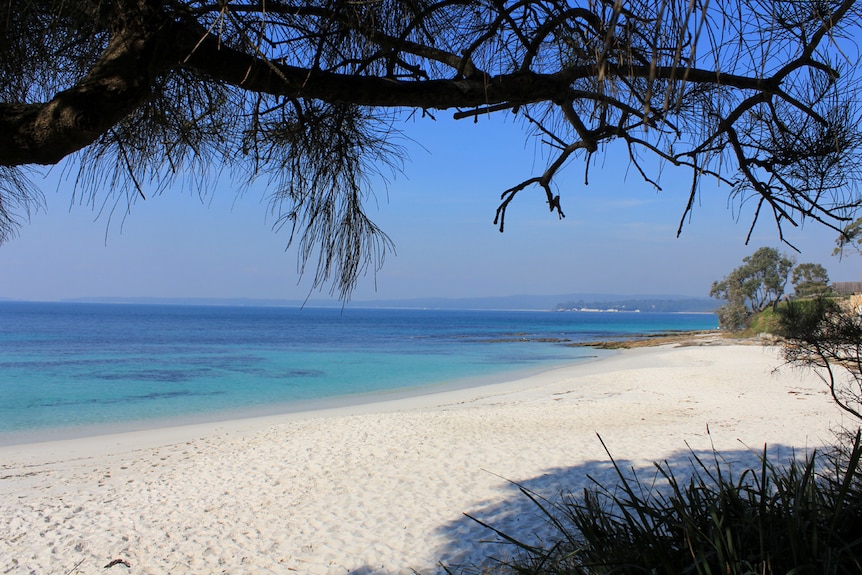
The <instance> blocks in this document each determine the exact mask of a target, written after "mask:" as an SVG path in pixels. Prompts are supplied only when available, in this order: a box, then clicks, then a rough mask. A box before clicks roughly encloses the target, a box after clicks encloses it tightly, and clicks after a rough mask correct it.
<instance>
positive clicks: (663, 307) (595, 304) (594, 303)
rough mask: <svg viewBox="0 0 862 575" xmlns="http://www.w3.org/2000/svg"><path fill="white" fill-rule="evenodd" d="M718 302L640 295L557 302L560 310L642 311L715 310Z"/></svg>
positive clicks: (706, 299) (704, 299) (707, 299)
mask: <svg viewBox="0 0 862 575" xmlns="http://www.w3.org/2000/svg"><path fill="white" fill-rule="evenodd" d="M718 307H719V306H718V303H717V302H716V301H715V300H714V299H709V298H677V299H675V298H664V297H640V298H629V299H621V300H619V299H607V298H604V299H584V298H580V299H577V300H567V301H565V302H561V303H559V304H557V307H556V309H558V310H582V309H600V310H608V309H612V310H616V311H635V310H637V311H641V312H650V311H651V312H665V313H679V312H704V313H705V312H710V313H711V312H714V311H715V310H716V309H717V308H718Z"/></svg>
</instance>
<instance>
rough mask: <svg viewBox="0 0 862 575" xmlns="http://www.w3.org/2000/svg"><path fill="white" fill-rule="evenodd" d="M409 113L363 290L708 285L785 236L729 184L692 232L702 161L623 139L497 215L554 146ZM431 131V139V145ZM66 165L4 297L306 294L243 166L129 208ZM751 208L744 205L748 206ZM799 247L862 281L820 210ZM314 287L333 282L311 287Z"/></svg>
mask: <svg viewBox="0 0 862 575" xmlns="http://www.w3.org/2000/svg"><path fill="white" fill-rule="evenodd" d="M449 118H451V114H450V113H447V112H440V113H438V114H437V120H436V121H431V120H428V119H425V120H416V121H415V122H412V123H410V124H408V125H406V126H404V127H403V130H404V133H405V135H406V136H407V137H409V138H411V139H412V140H415V142H418V143H414V142H412V141H410V140H405V141H403V142H402V143H403V144H404V145H405V147H406V148H407V150H408V153H409V160H408V161H407V162H406V164H405V168H404V173H403V174H397V175H396V176H395V177H394V179H391V180H390V182H389V183H388V185H386V186H384V185H383V184H382V183H381V184H379V185H375V188H376V193H375V195H376V202H374V201H372V202H371V203H370V204H369V212H370V214H371V216H372V218H373V219H374V220H375V222H377V223H378V225H380V226H381V227H382V228H383V229H384V230H385V231H386V232H387V233H388V234H389V235H390V236H391V238H392V240H393V241H394V242H395V245H396V250H397V254H395V255H393V254H390V255H389V256H388V257H387V259H386V262H385V265H384V267H383V269H382V270H381V271H380V272H378V273H377V274H376V277H375V276H373V275H369V276H367V277H365V278H363V279H362V280H361V282H360V284H359V286H358V287H357V289H356V291H355V293H354V296H353V299H354V300H369V299H389V298H409V297H472V296H502V295H518V294H536V295H544V294H547V295H550V294H569V293H585V292H601V293H612V294H680V295H692V296H706V295H707V294H708V291H709V287H710V285H711V283H712V281H713V280H716V279H720V278H721V277H723V276H724V275H726V274H727V273H728V272H729V271H730V270H731V269H733V268H734V267H736V266H737V265H739V264H740V263H741V260H742V258H743V257H745V256H746V255H748V254H750V253H752V252H754V251H755V250H756V249H757V248H759V247H762V246H773V247H778V248H779V249H781V250H783V251H786V252H787V253H788V254H792V251H791V250H790V249H789V248H787V247H783V246H782V245H781V244H780V242H779V238H778V234H777V232H776V229H775V225H774V223H773V222H772V220H770V219H769V218H768V217H764V218H763V219H762V221H761V222H760V223H759V224H758V226H757V227H756V230H755V233H754V235H753V237H752V240H751V242H750V243H749V245H745V237H746V234H747V232H748V226H749V223H750V218H751V209H752V208H751V207H749V206H743V208H742V212H741V213H739V211H738V206H731V205H729V204H728V198H727V192H728V190H727V188H719V187H716V186H714V185H713V184H707V185H706V186H704V187H703V188H702V191H701V197H700V202H699V205H698V206H697V207H696V208H695V210H694V213H693V215H692V216H691V221H690V222H689V223H688V224H687V225H686V226H685V228H684V230H683V234H682V236H681V237H680V238H676V229H677V225H678V222H679V218H680V216H681V214H682V212H683V209H684V206H685V202H686V200H687V195H688V182H689V177H690V176H689V173H688V172H686V171H676V170H673V169H672V168H666V169H665V172H664V173H663V174H662V177H661V181H660V183H661V185H662V187H663V188H664V189H663V191H661V192H657V191H656V190H655V189H654V188H653V187H651V186H650V185H648V184H646V183H644V182H643V181H642V180H641V179H640V177H639V176H638V174H637V173H636V172H635V170H634V169H633V168H631V167H630V166H628V162H627V160H626V158H625V156H624V155H623V154H621V151H622V150H621V148H619V147H614V148H612V149H610V150H609V152H608V153H607V154H606V155H605V156H604V157H599V158H597V161H596V164H595V165H594V166H592V167H591V169H590V183H589V186H584V185H583V179H584V169H583V163H582V162H575V163H573V164H572V165H570V166H569V167H568V168H567V169H566V171H565V172H564V173H563V174H562V177H561V178H560V179H559V180H558V182H557V185H558V188H559V193H560V195H561V196H562V202H563V203H562V205H563V209H564V211H565V213H566V216H567V217H566V218H565V219H564V220H558V218H557V216H556V215H552V214H550V213H549V212H548V210H547V206H546V204H545V203H544V200H543V196H542V193H541V192H540V191H539V190H538V189H531V190H528V191H525V192H522V194H521V195H520V196H519V197H518V198H517V199H516V200H515V202H514V203H513V204H512V206H511V208H510V211H509V214H508V216H507V226H506V232H505V233H504V234H500V233H499V232H498V231H497V229H496V227H495V226H494V225H493V218H494V211H495V208H496V206H497V203H498V201H499V196H500V193H501V192H502V191H503V190H505V189H506V188H508V187H510V186H512V185H514V184H516V183H518V182H520V181H521V180H523V179H526V178H527V177H530V176H532V175H536V174H538V173H539V172H540V170H541V169H542V167H543V166H544V165H545V159H544V157H543V156H542V153H541V150H540V149H538V148H537V147H536V144H535V142H534V141H533V140H529V139H528V138H527V137H526V136H525V134H524V132H523V131H522V129H521V128H520V126H517V125H514V124H512V123H511V121H510V120H507V119H506V117H505V116H501V117H499V118H494V119H480V121H479V122H478V123H476V124H474V123H473V121H472V120H462V121H460V122H455V121H453V120H450V119H449ZM420 144H421V145H420ZM59 172H60V170H59V169H58V168H55V169H54V170H52V171H51V172H50V173H49V174H48V176H47V177H46V179H45V180H38V179H37V180H36V181H37V183H38V184H40V186H41V187H42V189H43V191H44V192H45V195H46V198H47V210H45V211H42V212H39V213H36V214H34V215H33V216H32V218H31V221H30V223H29V224H25V225H24V226H23V227H22V229H21V230H20V233H19V235H18V237H17V238H15V239H13V240H12V241H10V242H8V243H7V244H6V245H3V246H0V268H2V269H3V273H2V276H0V298H13V299H29V300H46V301H49V300H60V299H66V298H77V297H216V298H221V297H228V298H233V297H242V298H279V299H281V298H284V299H294V298H304V297H305V296H306V295H308V293H309V289H310V286H309V283H310V282H309V281H308V280H309V279H310V278H306V279H304V280H303V279H300V278H299V276H298V274H297V258H296V252H295V250H293V249H289V250H287V251H285V244H286V243H287V240H288V237H287V234H286V233H283V232H281V233H276V232H275V231H273V229H272V224H273V220H272V218H271V216H269V213H268V206H267V202H266V195H267V192H266V189H265V187H264V186H263V185H261V186H257V187H255V188H253V189H252V190H250V191H248V192H247V193H246V194H245V195H244V196H243V197H241V198H237V197H236V194H235V192H234V191H233V189H232V187H231V183H230V182H229V181H223V182H221V183H220V184H219V185H218V186H217V187H216V188H215V189H213V190H211V191H210V194H209V196H208V197H207V198H206V199H205V200H204V201H201V199H200V198H198V197H197V196H195V195H193V194H191V193H190V192H188V191H187V190H169V191H168V192H166V193H165V194H163V195H161V196H158V197H153V198H149V199H147V200H146V201H139V202H136V204H135V205H134V206H133V208H132V210H131V213H130V215H129V216H128V217H126V218H125V219H123V218H120V217H117V216H115V217H114V218H113V219H112V220H110V221H109V220H108V219H107V218H106V217H104V216H102V217H99V218H97V214H96V212H94V211H93V210H92V208H90V207H88V206H82V205H78V204H73V203H72V193H71V189H72V183H71V181H60V182H59V185H58V180H59V177H58V176H59ZM737 220H738V221H737ZM785 232H786V236H787V238H788V239H789V240H790V241H791V242H792V243H793V244H794V245H796V246H797V247H799V248H800V249H801V250H802V253H801V254H793V257H795V259H796V261H798V262H800V263H801V262H816V263H821V264H823V265H824V266H825V267H826V268H827V270H828V271H829V274H830V277H831V279H833V280H836V281H858V280H859V279H860V269H862V258H860V256H852V255H850V256H845V258H843V260H839V259H838V258H837V257H834V256H832V255H831V251H832V248H833V247H834V239H835V235H836V234H835V233H834V232H833V231H831V230H828V229H825V228H824V227H822V226H819V225H816V224H814V223H813V222H812V223H809V224H806V225H805V227H804V228H801V229H790V228H787V229H786V230H785ZM313 297H315V298H319V297H329V296H328V293H327V292H326V291H324V292H323V294H317V293H315V294H313Z"/></svg>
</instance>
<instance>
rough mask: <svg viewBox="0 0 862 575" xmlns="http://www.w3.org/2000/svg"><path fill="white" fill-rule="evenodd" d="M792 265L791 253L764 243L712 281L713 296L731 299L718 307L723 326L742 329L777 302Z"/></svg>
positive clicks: (711, 291) (719, 319)
mask: <svg viewBox="0 0 862 575" xmlns="http://www.w3.org/2000/svg"><path fill="white" fill-rule="evenodd" d="M791 268H793V262H792V261H791V260H790V259H789V258H788V257H787V256H785V255H784V254H781V253H779V251H778V250H777V249H775V248H766V247H764V248H760V249H759V250H757V251H756V252H754V253H753V254H751V255H750V256H746V257H744V258H742V265H741V266H739V267H738V268H736V269H734V270H733V271H732V272H730V273H729V274H727V276H726V277H725V278H724V279H722V280H720V281H714V282H712V288H711V289H710V291H709V295H710V297H714V298H716V299H721V300H725V301H726V302H727V303H725V304H724V305H722V306H721V307H720V308H719V309H718V312H717V313H718V323H719V326H721V327H722V328H724V329H741V328H743V327H746V326H747V325H748V323H749V321H750V320H751V318H752V317H753V316H754V315H755V314H757V313H759V312H761V311H763V310H764V309H766V308H767V307H769V306H770V305H773V306H774V305H775V304H776V303H777V302H778V301H779V300H780V299H781V296H783V295H784V287H785V286H786V285H787V278H788V276H789V275H790V270H791Z"/></svg>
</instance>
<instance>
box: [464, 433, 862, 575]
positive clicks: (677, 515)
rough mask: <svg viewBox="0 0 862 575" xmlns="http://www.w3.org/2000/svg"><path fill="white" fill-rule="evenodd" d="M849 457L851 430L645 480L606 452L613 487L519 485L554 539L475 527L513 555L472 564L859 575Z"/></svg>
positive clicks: (583, 573)
mask: <svg viewBox="0 0 862 575" xmlns="http://www.w3.org/2000/svg"><path fill="white" fill-rule="evenodd" d="M599 439H600V440H601V438H599ZM602 445H603V446H604V442H603V443H602ZM604 447H605V451H606V452H608V450H607V447H606V446H604ZM608 456H610V453H609V452H608ZM860 458H862V441H860V434H859V433H858V432H857V433H856V434H855V435H854V436H851V437H850V438H849V439H847V440H846V443H845V444H844V445H843V447H842V448H836V449H834V450H832V451H830V452H828V453H818V452H813V453H811V454H810V455H808V456H807V457H806V458H805V459H804V460H798V461H797V460H791V461H790V462H788V463H786V464H784V465H780V466H779V465H777V464H774V463H772V462H770V461H768V459H767V455H766V449H765V448H764V451H763V453H762V455H761V456H760V457H759V461H760V465H759V466H758V467H756V468H748V469H745V470H744V471H742V473H740V474H738V475H735V474H734V473H733V472H732V470H731V469H730V466H729V465H728V464H726V463H725V462H723V461H722V460H721V458H720V455H719V454H718V453H715V452H714V453H713V457H712V458H711V461H704V460H703V459H701V458H700V457H698V456H697V454H695V453H694V452H693V451H692V455H691V457H690V463H691V469H687V470H686V471H690V473H686V479H685V480H681V479H677V475H676V474H675V473H674V470H673V469H671V468H670V466H669V465H668V464H667V462H665V463H662V464H658V463H657V464H655V468H656V475H655V477H653V478H651V479H650V481H649V482H644V481H641V480H640V479H639V478H638V477H637V476H632V475H631V474H627V473H626V472H625V471H624V470H623V469H621V468H620V467H619V466H618V464H617V462H616V461H614V460H613V458H612V457H611V461H612V462H613V465H614V468H615V470H616V476H617V479H618V483H617V485H615V486H614V487H612V488H608V487H606V486H603V485H601V484H599V483H598V482H596V481H595V480H593V479H592V478H591V481H593V485H592V486H591V487H589V488H587V489H585V490H584V492H583V493H582V494H581V495H580V496H574V495H570V496H568V497H565V498H564V499H563V500H562V501H561V502H558V503H551V502H550V501H548V500H546V499H543V498H542V497H540V496H538V495H536V494H535V493H532V492H530V491H529V490H527V489H524V488H522V489H521V491H522V493H524V495H525V496H527V497H529V498H530V499H531V500H532V501H533V503H535V505H536V506H537V507H538V509H540V510H541V512H542V513H543V514H544V515H545V516H546V517H547V520H548V521H549V522H550V523H551V524H552V525H553V527H554V530H555V532H556V534H557V535H556V536H555V537H554V539H553V540H554V541H555V543H553V544H552V545H550V546H542V547H536V546H533V545H530V544H527V543H524V542H522V541H519V540H518V539H516V538H515V537H512V536H510V535H507V534H505V533H502V532H501V531H499V530H497V529H494V527H493V526H489V525H486V527H489V528H490V529H492V530H493V531H494V532H495V533H496V534H497V535H498V536H499V537H502V538H503V539H504V540H506V541H508V542H509V543H512V544H513V545H515V546H516V548H517V549H518V553H517V554H516V556H517V559H516V560H514V561H509V562H505V563H504V562H501V563H500V564H499V566H498V567H497V568H496V569H494V570H492V571H488V570H487V569H486V570H484V571H483V572H484V573H487V572H496V573H518V574H529V575H543V574H561V575H562V574H565V575H569V574H571V575H575V574H577V575H612V574H613V575H629V574H631V575H635V574H636V575H642V574H668V575H670V574H673V575H680V574H697V575H743V574H757V575H772V574H779V573H781V574H798V575H802V574H817V575H831V574H835V575H837V574H850V573H853V574H860V573H862V470H860ZM473 519H474V520H475V518H473ZM477 521H478V520H477ZM480 523H481V521H480ZM483 525H485V524H484V523H483Z"/></svg>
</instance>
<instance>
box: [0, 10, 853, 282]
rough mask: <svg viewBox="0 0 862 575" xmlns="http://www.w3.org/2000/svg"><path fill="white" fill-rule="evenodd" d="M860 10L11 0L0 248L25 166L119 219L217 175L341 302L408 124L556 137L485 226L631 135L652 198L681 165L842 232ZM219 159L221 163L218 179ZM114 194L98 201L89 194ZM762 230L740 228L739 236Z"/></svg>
mask: <svg viewBox="0 0 862 575" xmlns="http://www.w3.org/2000/svg"><path fill="white" fill-rule="evenodd" d="M860 12H862V10H860V8H859V7H857V6H856V5H855V1H854V0H841V1H837V0H776V1H772V0H769V1H767V0H733V1H729V2H711V3H710V2H703V3H702V2H699V1H698V2H689V1H687V0H663V1H660V2H653V1H652V0H618V1H611V0H581V1H579V2H570V1H569V0H523V1H521V2H506V1H504V0H469V1H468V0H444V1H436V0H435V1H431V0H369V1H363V2H346V1H343V0H305V1H300V0H268V1H266V2H261V1H257V0H251V1H242V0H185V1H183V0H109V1H105V0H98V1H97V0H78V1H75V2H68V1H65V0H14V1H13V0H7V1H6V2H5V3H4V4H3V5H2V11H0V241H2V240H5V239H8V238H9V237H10V235H11V234H13V233H14V232H15V231H16V228H17V226H18V225H19V224H20V222H21V220H22V218H26V217H27V216H28V215H29V213H30V212H31V211H32V210H35V209H39V207H40V205H41V196H40V195H39V192H38V190H36V189H34V188H33V187H32V186H31V185H30V183H29V181H28V179H27V177H26V176H27V173H26V171H25V168H26V167H27V166H29V165H50V164H55V163H57V162H60V161H61V160H62V159H64V158H66V157H68V156H70V155H71V156H72V157H73V160H74V163H73V164H72V165H73V166H74V168H73V169H76V170H77V171H78V173H77V177H76V178H75V181H76V186H77V187H76V189H75V192H74V193H75V194H81V195H82V197H84V198H86V201H88V202H91V203H93V204H94V205H98V203H99V202H102V203H105V204H107V205H108V206H109V207H110V206H111V205H112V204H113V205H116V206H117V207H118V208H119V209H123V210H125V209H127V208H128V207H130V206H131V204H133V203H134V202H135V201H136V199H137V198H143V197H148V196H152V195H155V194H158V193H160V192H162V191H164V190H166V189H168V188H169V187H171V186H173V185H175V184H180V183H183V182H184V181H190V182H191V183H192V185H195V186H198V189H200V190H202V193H203V191H204V190H206V188H207V183H208V181H207V180H208V178H210V177H213V174H215V173H218V172H220V171H222V170H224V171H225V172H226V173H227V175H229V176H232V177H234V178H237V181H238V182H239V183H240V186H239V187H240V189H242V187H243V186H244V185H247V184H249V183H251V182H253V181H255V180H257V179H259V178H263V179H264V181H267V182H270V184H271V189H273V190H274V191H273V194H272V210H273V211H274V213H275V214H276V216H277V218H278V224H277V225H278V226H284V227H286V228H288V230H289V231H290V241H293V240H294V239H297V240H298V243H299V252H300V257H301V261H302V268H303V269H305V267H306V265H307V264H309V263H311V262H313V261H314V260H315V259H316V270H315V278H314V285H315V286H316V287H321V286H322V285H324V284H326V283H329V282H332V289H333V290H335V291H337V292H338V293H339V295H341V296H342V297H347V296H348V295H349V293H350V289H351V288H352V286H353V285H354V283H355V281H356V280H357V278H358V277H359V276H360V275H361V274H363V273H364V272H365V271H367V270H368V269H369V267H375V268H376V267H377V266H379V265H380V264H381V263H382V260H383V258H384V256H385V255H386V253H387V252H388V250H389V249H390V248H391V242H390V240H389V238H388V237H387V236H386V235H385V234H384V233H383V232H382V231H381V230H380V229H379V228H378V227H377V226H375V225H374V224H373V222H371V221H370V220H369V219H368V217H367V216H366V214H365V211H364V208H363V202H364V201H365V200H366V199H367V197H368V194H369V193H370V190H368V189H367V182H368V179H369V176H370V175H372V174H374V173H375V172H378V171H382V172H384V174H386V173H387V171H388V170H389V169H397V168H398V167H399V166H400V165H401V160H402V158H401V155H400V154H401V153H402V152H401V149H400V148H399V147H398V146H397V144H396V143H395V142H396V140H395V136H396V135H397V133H398V128H399V123H398V122H399V121H401V120H403V119H405V118H422V119H427V120H429V121H432V120H433V118H434V114H436V112H435V111H436V110H455V112H454V117H455V118H456V119H467V120H475V119H476V118H477V117H479V116H481V115H486V114H503V113H508V114H512V115H514V116H515V117H516V118H517V119H519V120H520V121H521V122H522V124H523V126H524V127H525V129H526V130H527V132H528V133H529V134H531V135H533V136H536V137H537V138H539V139H540V140H541V142H542V143H543V144H544V145H545V148H546V151H547V157H546V158H545V160H544V167H543V168H541V169H540V171H539V173H537V174H535V175H532V176H528V177H526V178H525V179H524V180H523V181H521V182H520V183H514V185H513V186H512V187H510V188H509V189H507V190H504V191H503V192H502V196H501V201H500V204H499V206H498V207H497V211H496V217H495V220H494V221H495V223H496V225H497V226H498V227H499V229H500V231H502V230H503V229H504V224H505V218H506V215H507V210H508V207H509V206H510V204H511V203H512V202H513V200H514V199H515V198H516V197H517V196H518V195H520V194H521V192H523V191H525V190H528V189H534V188H537V189H538V190H539V191H540V192H541V196H542V197H543V198H544V200H545V202H547V205H548V208H549V210H550V211H551V213H555V214H557V215H558V216H559V217H560V218H562V217H563V216H564V211H563V205H564V202H563V200H562V199H561V195H560V193H559V190H557V188H556V187H555V185H554V181H555V177H556V176H557V174H558V173H559V172H560V170H561V169H562V168H563V166H564V165H567V164H569V163H570V160H572V159H575V158H577V159H580V160H581V161H583V162H584V164H583V165H584V167H585V168H584V182H585V184H586V183H587V181H588V170H589V166H590V165H591V160H592V159H593V158H594V156H595V155H596V154H601V153H603V152H604V151H605V150H606V149H607V146H608V145H609V143H611V142H614V141H618V142H620V143H621V144H622V145H623V146H625V148H626V149H627V150H628V153H629V158H630V161H631V164H632V166H633V167H634V169H635V171H636V172H637V173H639V174H640V176H641V177H642V178H643V179H644V181H645V182H646V183H648V184H649V185H653V186H655V187H656V188H659V189H660V184H659V175H660V174H661V173H662V170H663V169H664V167H665V166H674V167H677V168H679V169H683V170H687V171H688V173H689V174H690V177H691V187H690V193H689V199H688V202H687V204H686V205H685V206H684V209H683V210H682V212H683V214H682V218H681V220H680V227H679V229H678V231H677V233H680V231H681V229H682V225H683V223H684V221H685V220H686V218H687V217H688V215H689V214H690V212H691V210H692V209H693V207H694V205H695V201H696V200H697V195H698V190H699V188H700V185H701V182H702V181H703V178H711V179H714V180H717V181H719V182H722V183H723V184H726V185H727V187H728V190H729V193H730V196H731V198H732V199H733V200H734V201H735V202H737V203H738V204H739V205H742V204H747V203H751V202H753V204H754V205H755V209H754V215H753V218H752V224H751V225H752V229H753V227H754V224H755V222H756V221H757V220H758V218H759V216H760V214H761V212H763V211H766V212H770V213H771V215H772V217H773V218H774V221H775V222H776V225H777V229H778V233H779V237H780V238H781V239H784V238H783V234H782V229H783V226H785V225H787V224H788V223H789V224H791V225H798V224H799V223H801V221H802V220H804V219H813V220H815V221H818V222H821V223H824V224H825V225H828V226H830V227H832V228H834V229H836V231H838V230H840V227H839V226H843V225H844V222H845V221H849V220H850V219H852V214H853V212H854V211H855V210H856V208H857V207H859V204H860V196H859V194H858V191H857V189H856V184H857V183H858V181H859V168H858V166H860V165H862V163H860V162H859V157H858V156H859V149H860V142H862V138H860V132H859V129H858V126H859V125H860V114H859V110H858V108H857V105H856V97H855V94H856V89H857V86H858V77H857V75H856V72H855V68H854V64H855V62H853V61H851V60H849V59H848V57H847V54H849V53H851V52H852V51H853V50H852V48H854V40H853V38H854V37H855V34H857V33H858V31H859V28H860V20H862V19H860ZM213 166H218V168H213ZM104 189H107V190H109V191H107V192H106V193H107V194H109V195H108V196H107V197H104V198H102V197H99V195H98V194H99V193H102V190H104ZM749 234H750V232H749Z"/></svg>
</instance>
